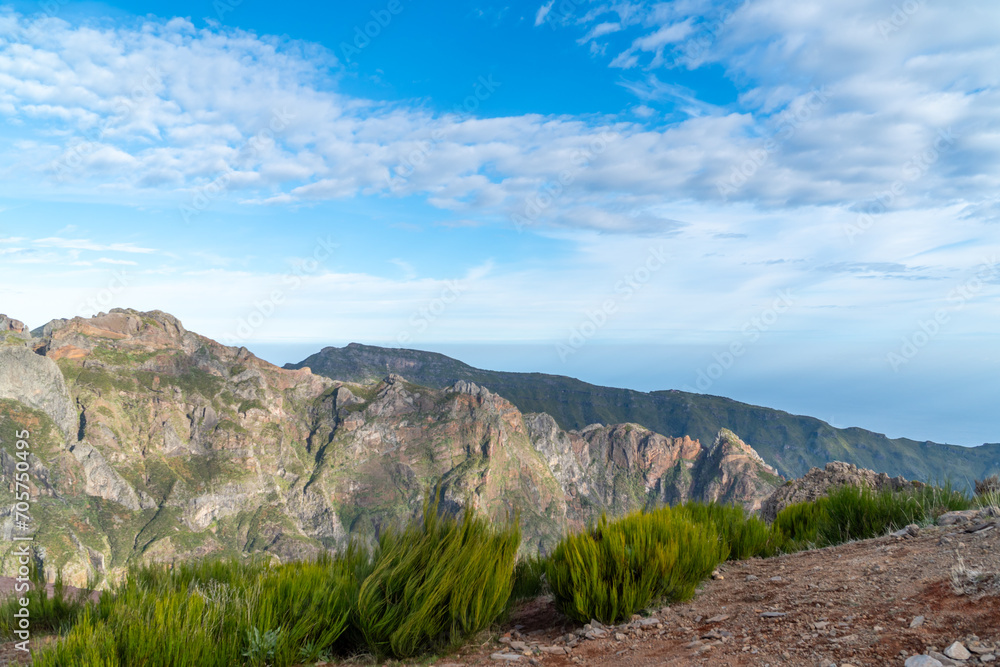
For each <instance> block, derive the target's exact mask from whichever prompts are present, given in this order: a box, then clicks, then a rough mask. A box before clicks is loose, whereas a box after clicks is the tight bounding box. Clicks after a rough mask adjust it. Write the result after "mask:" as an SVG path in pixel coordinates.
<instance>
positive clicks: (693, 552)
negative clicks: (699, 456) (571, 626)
mask: <svg viewBox="0 0 1000 667" xmlns="http://www.w3.org/2000/svg"><path fill="white" fill-rule="evenodd" d="M728 555H729V552H728V549H727V547H726V546H725V545H723V544H722V543H721V542H720V540H719V537H718V531H717V530H716V528H715V526H714V525H713V524H711V523H696V522H694V521H692V520H691V519H690V518H689V517H688V516H686V515H685V514H684V513H683V512H681V511H678V510H674V509H671V508H669V507H664V508H660V509H657V510H654V511H652V512H648V513H641V512H639V513H634V514H630V515H628V516H626V517H624V518H622V519H619V520H617V521H613V522H609V521H608V520H607V518H606V517H601V520H600V521H599V522H598V523H597V525H595V526H592V527H590V528H589V529H588V530H587V531H585V532H583V533H580V534H577V535H567V536H566V537H564V538H563V540H562V541H561V542H560V543H559V545H558V546H557V547H556V549H555V551H554V552H553V554H552V557H551V558H550V559H549V562H548V564H547V567H546V575H547V577H548V581H549V586H550V587H551V588H552V593H553V595H554V597H555V603H556V606H557V607H558V608H559V610H560V611H562V612H563V613H564V614H566V615H567V616H569V617H570V618H572V619H575V620H577V621H581V622H586V621H589V620H590V619H592V618H595V619H597V620H599V621H601V622H603V623H617V622H619V621H621V620H624V619H627V618H629V617H631V615H632V614H633V613H635V612H636V611H638V610H640V609H644V608H646V607H648V606H649V605H650V604H651V603H652V602H654V601H656V600H660V599H666V600H670V601H675V600H686V599H688V598H690V597H691V596H692V595H694V591H695V587H696V586H697V585H698V583H699V582H700V581H702V580H703V579H705V577H707V576H708V575H709V574H710V573H711V572H712V570H713V569H714V568H715V566H716V565H718V564H719V563H720V562H722V561H724V560H725V559H726V557H727V556H728Z"/></svg>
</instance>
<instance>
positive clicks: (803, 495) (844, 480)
mask: <svg viewBox="0 0 1000 667" xmlns="http://www.w3.org/2000/svg"><path fill="white" fill-rule="evenodd" d="M844 485H850V486H864V487H867V488H869V489H872V490H874V491H882V490H884V489H889V490H892V491H901V490H904V489H910V488H920V487H922V486H924V485H923V484H922V483H921V482H909V481H907V480H905V479H903V478H902V477H889V476H888V475H887V474H885V473H877V472H874V471H873V470H866V469H864V468H858V467H857V466H855V465H851V464H850V463H843V462H841V461H832V462H830V463H827V464H826V467H825V468H813V469H812V470H810V471H809V472H808V473H806V474H805V476H803V477H801V478H799V479H797V480H794V481H793V482H791V483H790V484H785V485H784V486H781V487H779V488H778V489H777V490H776V491H775V492H774V493H773V494H772V495H771V496H770V497H769V498H768V499H767V500H765V501H764V503H763V504H762V505H761V518H763V519H764V520H765V521H767V522H768V523H770V522H772V521H774V518H775V517H776V516H777V515H778V512H780V511H781V510H783V509H784V508H786V507H788V506H789V505H792V504H794V503H799V502H804V501H809V500H816V499H817V498H819V497H821V496H824V495H826V494H827V492H828V491H829V490H830V489H832V488H834V487H837V486H844Z"/></svg>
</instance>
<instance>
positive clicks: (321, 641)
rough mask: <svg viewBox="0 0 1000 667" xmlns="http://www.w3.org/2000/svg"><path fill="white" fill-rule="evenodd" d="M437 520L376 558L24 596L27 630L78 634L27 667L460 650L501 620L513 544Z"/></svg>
mask: <svg viewBox="0 0 1000 667" xmlns="http://www.w3.org/2000/svg"><path fill="white" fill-rule="evenodd" d="M437 510H438V507H437V505H436V504H431V505H426V506H425V519H424V520H423V521H422V522H420V523H415V524H412V525H410V526H409V527H408V528H406V529H404V530H402V531H398V532H397V531H391V530H390V531H387V532H386V533H385V534H383V536H382V537H381V539H380V541H379V545H378V547H377V548H376V549H375V551H374V552H373V553H369V552H367V551H366V550H365V549H363V548H360V547H357V546H351V547H349V548H348V549H347V550H346V551H344V552H343V553H341V554H339V555H336V556H330V555H327V554H324V555H322V556H320V557H319V558H318V559H317V560H313V561H303V562H291V563H284V564H281V565H272V564H271V563H270V562H268V561H266V560H262V559H251V560H244V561H240V560H235V559H229V560H220V559H213V560H206V561H201V562H199V563H183V564H179V565H178V566H177V567H171V568H167V567H165V566H162V565H148V566H145V567H132V568H131V569H130V571H129V574H128V577H127V578H126V579H125V580H124V581H123V582H121V583H120V584H118V585H117V586H115V587H113V588H112V589H111V590H110V591H108V592H106V593H105V594H104V595H102V596H101V598H100V601H99V602H98V603H96V604H88V605H84V604H83V603H82V601H81V600H80V599H77V598H68V597H66V596H65V595H64V594H63V592H62V589H59V590H58V591H57V595H56V597H55V598H48V597H47V596H46V594H45V593H44V588H42V589H41V591H32V592H31V593H30V595H31V597H32V605H33V606H32V609H33V610H34V611H35V612H36V613H34V614H33V616H32V622H33V623H34V624H35V625H34V626H33V627H38V628H48V629H50V630H52V629H58V628H59V625H60V624H63V623H66V624H72V627H71V628H69V629H68V631H67V632H66V633H65V634H64V635H63V636H62V637H61V638H60V640H59V641H58V642H55V643H52V644H47V645H44V646H43V647H42V648H41V649H39V650H37V651H35V652H34V653H33V656H32V657H33V661H34V665H36V667H57V666H61V665H74V666H76V667H91V666H92V667H97V666H101V667H106V666H113V665H123V666H124V665H146V666H148V667H175V666H176V665H192V666H193V665H198V666H199V667H212V666H218V667H223V666H226V667H228V666H229V665H237V664H245V665H260V666H263V665H269V666H271V667H287V666H289V665H296V664H301V663H302V662H304V661H315V660H317V659H320V658H325V657H329V656H330V655H332V654H334V653H337V654H347V653H352V652H356V651H357V650H358V649H366V650H368V651H371V652H372V653H374V654H375V655H378V656H391V657H396V658H405V657H409V656H412V655H416V654H420V653H425V652H427V651H431V650H437V649H440V648H446V647H449V646H454V645H456V644H459V643H461V642H463V641H466V640H468V639H469V637H471V636H472V635H474V634H476V633H478V632H480V631H481V630H483V629H485V628H487V627H489V626H490V625H491V624H493V623H494V622H496V621H497V619H498V618H500V617H501V615H502V614H503V613H504V612H505V611H506V609H507V603H508V599H509V598H510V595H511V591H512V588H513V573H514V564H515V557H516V553H517V546H518V544H519V543H520V533H519V531H518V529H517V528H516V526H515V525H513V524H511V523H508V524H505V525H502V526H498V527H494V526H492V525H491V524H490V523H489V522H488V521H487V520H486V519H483V518H480V517H477V516H474V515H473V513H471V512H468V513H466V514H465V516H464V518H463V519H455V518H453V517H448V516H440V515H438V511H437ZM14 605H16V602H15V601H13V600H10V601H8V602H7V603H6V611H11V612H12V611H13V608H14ZM0 611H4V610H0ZM5 618H11V619H12V618H14V617H13V614H12V613H10V614H7V615H6V616H5ZM0 629H3V630H5V631H6V634H7V635H8V636H9V635H10V633H11V630H12V629H13V628H12V627H10V625H9V624H8V625H7V626H4V627H2V628H0Z"/></svg>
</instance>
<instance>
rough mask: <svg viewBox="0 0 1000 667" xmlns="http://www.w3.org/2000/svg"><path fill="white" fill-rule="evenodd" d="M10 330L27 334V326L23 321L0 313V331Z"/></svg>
mask: <svg viewBox="0 0 1000 667" xmlns="http://www.w3.org/2000/svg"><path fill="white" fill-rule="evenodd" d="M5 331H10V332H12V333H15V334H27V333H28V327H27V325H25V323H24V322H21V321H20V320H15V319H11V318H9V317H7V316H6V315H4V314H2V313H0V333H3V332H5Z"/></svg>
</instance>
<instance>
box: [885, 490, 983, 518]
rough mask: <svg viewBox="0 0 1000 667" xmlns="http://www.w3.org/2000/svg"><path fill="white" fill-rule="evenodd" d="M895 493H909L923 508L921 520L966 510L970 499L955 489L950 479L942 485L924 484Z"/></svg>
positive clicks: (970, 505)
mask: <svg viewBox="0 0 1000 667" xmlns="http://www.w3.org/2000/svg"><path fill="white" fill-rule="evenodd" d="M897 495H903V496H906V495H910V496H911V497H913V498H914V499H916V501H917V502H918V503H919V504H920V507H921V508H922V510H923V517H921V519H922V520H923V521H936V520H937V518H938V517H939V516H941V515H942V514H944V513H945V512H954V511H958V510H967V509H970V508H971V507H972V500H971V499H970V498H969V496H968V495H966V494H965V493H964V492H962V491H958V490H956V489H955V488H954V487H953V486H952V484H951V482H950V481H948V482H945V483H944V484H942V485H930V484H928V485H926V486H922V487H920V488H919V489H916V490H913V491H901V492H899V493H898V494H897Z"/></svg>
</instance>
